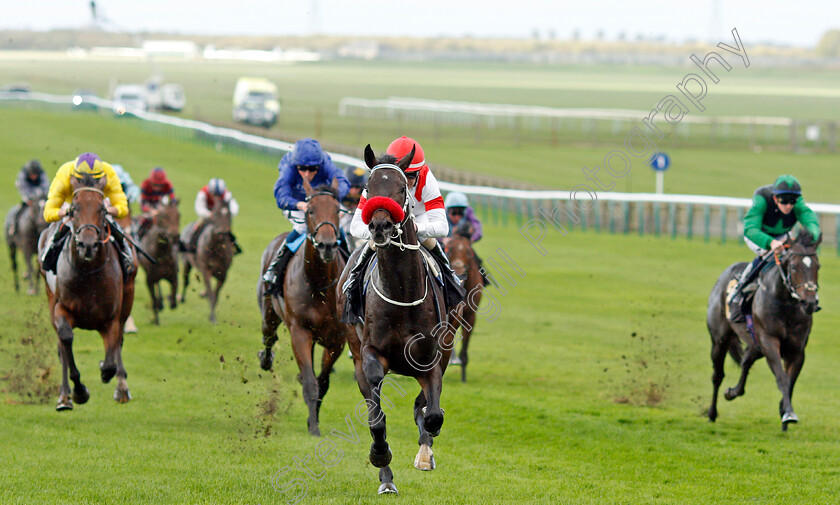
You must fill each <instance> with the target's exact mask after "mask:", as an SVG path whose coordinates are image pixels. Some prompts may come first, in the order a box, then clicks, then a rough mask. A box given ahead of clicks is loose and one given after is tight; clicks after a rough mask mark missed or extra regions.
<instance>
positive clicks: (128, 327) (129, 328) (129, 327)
mask: <svg viewBox="0 0 840 505" xmlns="http://www.w3.org/2000/svg"><path fill="white" fill-rule="evenodd" d="M123 333H137V325H136V324H134V318H133V317H132V316H128V319H126V320H125V327H124V328H123Z"/></svg>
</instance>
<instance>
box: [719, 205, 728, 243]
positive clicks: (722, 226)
mask: <svg viewBox="0 0 840 505" xmlns="http://www.w3.org/2000/svg"><path fill="white" fill-rule="evenodd" d="M726 214H727V208H726V206H724V205H721V206H720V241H721V243H722V244H725V243H726Z"/></svg>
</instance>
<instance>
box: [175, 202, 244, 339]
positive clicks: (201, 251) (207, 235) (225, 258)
mask: <svg viewBox="0 0 840 505" xmlns="http://www.w3.org/2000/svg"><path fill="white" fill-rule="evenodd" d="M207 220H208V222H207V225H206V226H204V228H203V229H202V230H201V232H200V233H201V234H200V235H199V237H198V242H197V243H196V248H195V252H194V253H193V252H186V253H184V288H183V290H182V291H181V302H182V303H183V301H184V299H185V297H186V294H187V286H188V285H189V283H190V271H191V269H193V268H195V269H196V270H198V272H199V273H200V274H201V277H202V278H203V279H204V291H203V292H202V293H200V294H199V296H201V297H205V296H206V297H207V299H208V301H209V302H210V322H211V323H214V324H215V323H216V303H217V302H218V301H219V291H221V289H222V285H223V284H224V283H225V279H227V272H228V270H229V269H230V265H231V263H232V262H233V253H234V247H233V236H232V235H231V221H232V220H233V216H232V215H231V213H230V204H229V203H228V202H226V201H224V199H223V198H216V201H215V204H214V205H213V213H212V214H211V215H210V217H209V218H207ZM196 224H197V223H195V222H193V223H190V224H188V225H187V226H186V227H185V228H184V231H183V232H182V233H181V242H183V243H184V244H189V243H190V239H191V237H192V234H193V232H194V230H195V225H196ZM214 278H215V279H216V287H215V288H214V287H213V284H212V279H214Z"/></svg>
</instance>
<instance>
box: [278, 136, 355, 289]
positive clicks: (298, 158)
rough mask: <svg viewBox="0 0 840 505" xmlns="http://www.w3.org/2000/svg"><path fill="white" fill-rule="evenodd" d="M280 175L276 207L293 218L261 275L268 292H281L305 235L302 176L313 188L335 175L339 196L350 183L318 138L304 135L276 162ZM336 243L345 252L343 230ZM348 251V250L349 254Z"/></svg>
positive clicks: (345, 241) (345, 192)
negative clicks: (284, 236) (290, 228)
mask: <svg viewBox="0 0 840 505" xmlns="http://www.w3.org/2000/svg"><path fill="white" fill-rule="evenodd" d="M277 170H278V171H279V172H280V176H279V177H278V178H277V182H275V183H274V198H275V200H277V207H279V208H280V209H282V210H283V211H284V212H283V214H284V215H285V216H286V217H287V218H288V219H289V221H291V222H292V227H293V228H292V231H291V233H289V234H288V235H287V236H286V239H285V240H284V241H283V243H282V244H281V245H280V249H278V250H277V255H276V256H275V257H274V260H272V262H271V264H270V265H269V266H268V270H267V271H266V272H265V275H264V276H263V280H264V281H265V284H266V285H265V288H266V290H265V291H266V293H267V294H272V295H273V294H278V295H282V294H283V278H284V277H285V273H286V266H287V265H288V264H289V260H290V259H291V258H292V256H293V255H294V253H295V251H297V249H298V247H299V246H300V244H301V243H302V242H303V241H302V240H300V239H301V237H302V236H305V235H306V232H307V229H306V214H305V213H306V206H307V203H306V191H305V190H304V189H303V179H304V178H306V180H307V181H309V184H310V185H311V186H312V187H313V188H314V187H317V186H319V185H321V184H326V185H330V184H331V183H332V180H333V179H338V200H339V201H341V200H342V199H344V197H345V195H347V190H348V189H349V188H350V183H349V182H348V181H347V177H345V176H344V172H343V171H342V170H341V169H339V168H338V167H336V166H335V164H334V163H333V161H332V159H331V158H330V156H329V155H328V154H327V153H325V152H324V151H323V150H322V149H321V144H319V143H318V141H317V140H314V139H310V138H305V139H302V140H299V141H297V143H296V144H295V148H294V149H293V150H292V152H290V153H287V154H286V155H285V156H283V159H281V160H280V164H279V165H278V166H277ZM339 246H340V247H342V248H344V251H345V252H347V240H346V238H345V237H344V233H343V232H342V233H341V236H340V237H339ZM348 255H349V254H348Z"/></svg>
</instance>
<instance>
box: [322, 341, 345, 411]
mask: <svg viewBox="0 0 840 505" xmlns="http://www.w3.org/2000/svg"><path fill="white" fill-rule="evenodd" d="M343 351H344V341H343V340H339V343H338V344H337V345H333V346H332V347H330V348H327V347H325V348H324V354H323V355H322V356H321V373H319V374H318V403H317V404H316V405H315V415H316V416H319V415H320V413H321V402H323V401H324V396H326V395H327V390H328V389H329V388H330V373H331V372H332V369H333V365H334V364H335V360H337V359H338V357H339V356H341V353H342V352H343ZM316 419H318V417H316Z"/></svg>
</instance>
